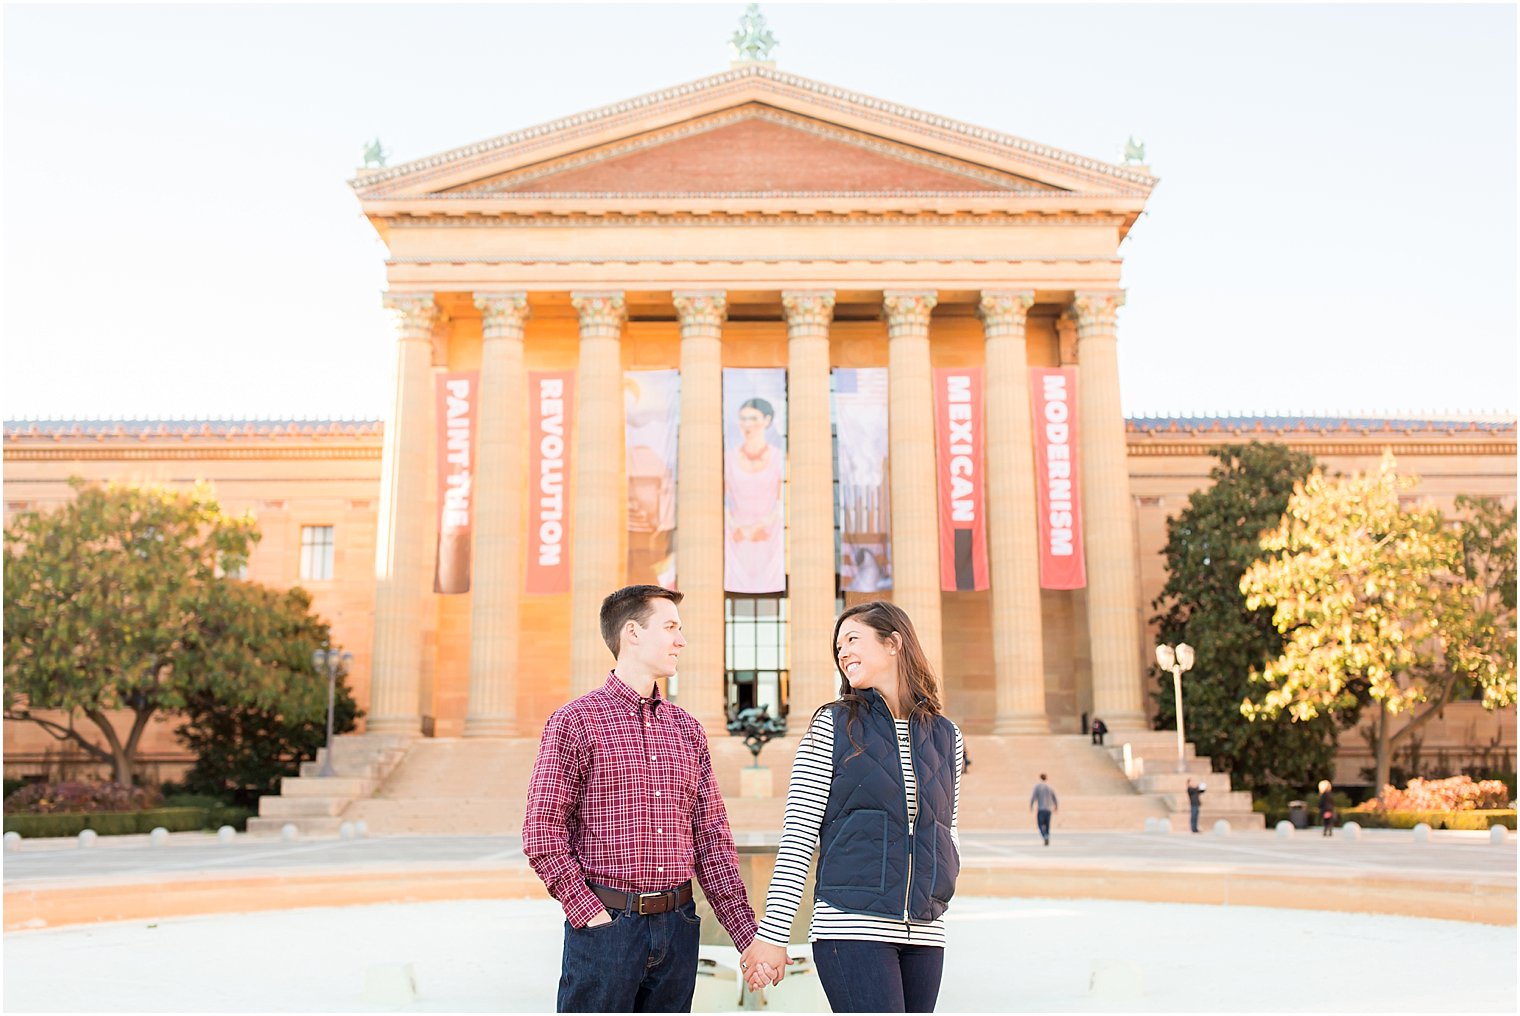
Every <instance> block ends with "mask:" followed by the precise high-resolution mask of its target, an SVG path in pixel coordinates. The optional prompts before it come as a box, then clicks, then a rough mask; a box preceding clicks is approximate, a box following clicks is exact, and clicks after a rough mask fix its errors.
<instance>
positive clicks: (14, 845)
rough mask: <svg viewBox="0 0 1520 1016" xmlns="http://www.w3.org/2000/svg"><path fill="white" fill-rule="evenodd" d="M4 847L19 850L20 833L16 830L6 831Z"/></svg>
mask: <svg viewBox="0 0 1520 1016" xmlns="http://www.w3.org/2000/svg"><path fill="white" fill-rule="evenodd" d="M5 849H6V850H20V849H21V834H20V833H17V832H9V833H6V834H5Z"/></svg>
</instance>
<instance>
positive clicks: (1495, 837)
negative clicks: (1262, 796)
mask: <svg viewBox="0 0 1520 1016" xmlns="http://www.w3.org/2000/svg"><path fill="white" fill-rule="evenodd" d="M6 835H7V836H9V835H10V834H9V833H7V834H6ZM1488 842H1490V843H1492V844H1493V845H1494V846H1496V847H1502V846H1504V844H1506V843H1508V842H1509V830H1508V829H1506V828H1504V827H1503V826H1502V825H1491V826H1489V827H1488Z"/></svg>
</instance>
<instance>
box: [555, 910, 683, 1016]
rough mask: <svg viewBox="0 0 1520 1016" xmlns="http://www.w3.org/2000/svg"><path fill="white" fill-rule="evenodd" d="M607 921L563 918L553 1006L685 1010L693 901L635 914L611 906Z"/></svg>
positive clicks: (590, 1009)
mask: <svg viewBox="0 0 1520 1016" xmlns="http://www.w3.org/2000/svg"><path fill="white" fill-rule="evenodd" d="M611 914H612V923H611V924H603V925H598V926H597V927H594V928H592V927H585V928H572V927H571V926H570V922H569V921H566V922H565V953H564V958H563V960H562V961H561V963H560V975H559V997H558V999H557V1000H556V1002H555V1008H556V1010H557V1011H559V1012H690V1011H691V997H692V995H693V994H694V993H695V992H696V990H697V944H698V938H699V935H698V931H699V929H700V928H701V924H702V919H701V918H700V917H698V916H697V907H696V904H695V903H687V904H686V905H685V906H684V907H677V908H676V909H675V910H671V911H669V912H667V913H664V914H650V915H649V916H648V917H640V916H639V915H638V914H635V913H632V912H631V911H627V910H614V911H611Z"/></svg>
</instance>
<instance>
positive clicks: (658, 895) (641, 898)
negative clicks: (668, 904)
mask: <svg viewBox="0 0 1520 1016" xmlns="http://www.w3.org/2000/svg"><path fill="white" fill-rule="evenodd" d="M668 895H670V894H669V893H639V916H640V917H648V916H649V915H650V914H663V913H664V912H665V911H664V910H645V909H644V901H645V900H657V899H661V898H663V897H665V896H668ZM667 909H668V908H667Z"/></svg>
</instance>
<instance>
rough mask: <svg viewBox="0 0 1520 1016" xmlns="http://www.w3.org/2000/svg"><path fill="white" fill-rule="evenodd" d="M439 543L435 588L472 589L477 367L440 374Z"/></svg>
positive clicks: (450, 592)
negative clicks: (471, 559) (471, 549)
mask: <svg viewBox="0 0 1520 1016" xmlns="http://www.w3.org/2000/svg"><path fill="white" fill-rule="evenodd" d="M437 386H438V387H437V396H438V397H437V400H436V404H437V407H438V426H437V428H436V429H437V431H438V546H437V548H436V554H435V556H434V565H433V592H435V593H449V594H452V593H468V592H469V591H470V537H471V527H472V523H473V521H474V516H475V496H474V495H475V484H474V473H475V416H476V414H475V408H476V401H475V395H476V393H477V392H478V391H479V390H480V372H479V371H474V370H465V371H456V372H454V373H450V374H439V375H438V380H437Z"/></svg>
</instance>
